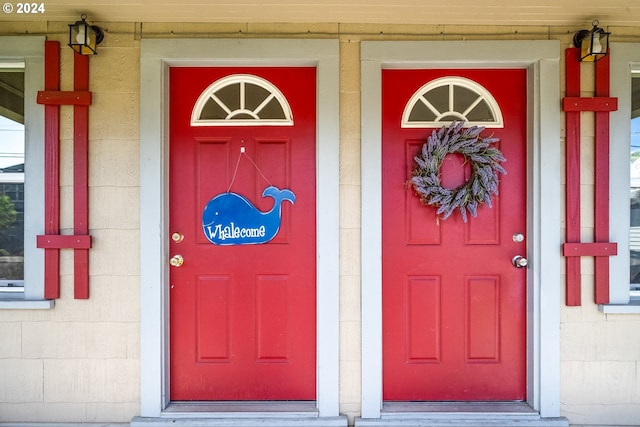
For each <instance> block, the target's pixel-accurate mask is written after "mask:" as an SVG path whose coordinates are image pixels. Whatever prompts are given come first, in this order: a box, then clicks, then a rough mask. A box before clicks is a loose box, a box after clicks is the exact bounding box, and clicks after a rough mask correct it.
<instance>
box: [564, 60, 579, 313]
mask: <svg viewBox="0 0 640 427" xmlns="http://www.w3.org/2000/svg"><path fill="white" fill-rule="evenodd" d="M579 53H580V50H579V49H575V48H573V49H567V50H566V51H565V65H566V68H565V77H566V87H567V93H566V94H567V97H571V98H573V97H579V96H580V61H579ZM565 121H566V149H565V150H566V153H565V156H566V172H565V173H566V187H567V188H566V191H565V209H566V241H567V242H568V243H578V242H580V112H579V111H566V112H565ZM566 268H567V273H566V274H567V279H566V280H567V283H566V304H567V305H571V306H575V305H580V300H581V292H580V258H579V257H567V258H566Z"/></svg>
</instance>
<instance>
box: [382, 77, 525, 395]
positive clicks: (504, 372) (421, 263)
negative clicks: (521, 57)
mask: <svg viewBox="0 0 640 427" xmlns="http://www.w3.org/2000/svg"><path fill="white" fill-rule="evenodd" d="M446 76H456V77H462V78H464V79H468V80H470V81H473V82H475V83H477V84H479V85H480V86H481V87H483V88H485V89H486V90H487V91H488V92H489V93H490V94H491V95H493V97H494V98H495V100H496V101H497V104H498V105H499V108H500V109H501V111H502V115H503V120H504V126H503V127H499V128H492V129H485V130H484V131H483V133H482V134H481V136H490V135H492V134H493V135H494V136H496V137H498V138H500V142H499V143H498V145H497V147H498V148H499V149H500V150H501V151H502V153H503V155H504V157H505V158H506V159H507V161H506V162H505V163H502V165H503V166H504V167H505V169H506V170H507V174H506V175H501V176H500V184H499V192H500V193H499V196H494V198H493V203H492V206H493V207H492V208H490V207H488V206H487V205H481V206H480V207H479V208H478V212H477V217H471V216H469V220H468V221H467V222H466V223H465V222H463V220H462V218H461V216H460V213H459V211H458V212H454V214H453V215H451V216H450V217H449V218H447V219H439V218H438V217H437V215H436V208H434V207H430V206H429V207H427V206H425V205H423V204H421V203H420V201H419V198H418V197H417V196H416V195H415V194H414V192H413V191H412V190H410V189H407V187H406V185H405V183H406V182H407V181H408V179H409V178H410V177H411V171H412V168H413V164H414V160H413V158H414V156H415V155H416V154H417V153H418V150H419V149H421V147H422V144H423V143H424V142H425V140H426V138H427V136H428V135H430V134H431V131H432V129H424V128H421V129H420V128H401V119H402V114H403V110H404V108H405V105H406V104H407V103H408V101H409V99H410V98H411V97H412V95H413V94H414V93H415V92H416V91H418V90H419V89H420V88H421V87H423V86H424V85H425V84H427V83H429V82H432V81H434V80H435V79H439V78H443V77H446ZM382 85H383V102H382V106H383V107H382V117H383V125H382V127H383V129H382V135H383V139H382V168H383V169H382V182H383V184H382V200H383V212H382V218H383V219H382V221H383V230H382V233H383V237H382V242H383V248H382V253H383V254H382V256H383V360H384V361H383V371H384V372H383V389H384V391H383V398H384V399H385V400H417V401H443V400H454V401H456V400H459V401H467V400H468V401H478V400H483V401H489V400H524V399H525V398H526V395H525V393H526V306H525V302H526V268H515V267H514V265H513V264H512V258H513V257H514V256H516V255H522V256H526V253H524V251H525V248H526V243H525V241H518V240H521V239H522V238H523V237H524V234H525V232H526V182H527V179H526V72H525V70H384V71H383V79H382ZM441 90H443V92H442V93H443V99H444V100H445V101H444V102H443V103H442V104H441V105H438V104H436V103H435V102H434V103H432V104H431V107H430V108H431V109H433V110H437V111H441V110H443V111H446V108H451V109H453V110H455V111H464V110H465V109H466V108H467V106H468V105H469V104H470V102H471V101H473V100H474V99H476V98H475V95H474V96H469V94H468V92H469V91H466V92H465V90H462V89H460V90H459V92H456V90H458V89H453V90H452V91H450V89H449V88H442V89H441ZM434 93H435V92H434ZM465 93H466V95H465ZM450 94H456V95H455V97H453V98H452V97H451V95H450ZM447 102H448V105H447ZM423 104H425V105H426V103H423ZM421 107H422V108H424V105H422V104H421ZM428 114H430V113H428ZM451 117H453V115H452V116H451ZM449 120H451V119H449ZM440 172H441V175H442V181H443V185H444V186H446V187H448V188H455V187H457V186H459V185H461V184H462V183H464V182H465V181H466V178H467V177H468V175H469V167H468V165H465V164H462V163H461V159H460V157H459V156H455V155H453V156H448V157H446V158H445V160H444V162H443V166H442V168H441V169H440ZM519 234H521V235H522V236H521V238H520V239H519V238H518V237H520V236H518V235H519Z"/></svg>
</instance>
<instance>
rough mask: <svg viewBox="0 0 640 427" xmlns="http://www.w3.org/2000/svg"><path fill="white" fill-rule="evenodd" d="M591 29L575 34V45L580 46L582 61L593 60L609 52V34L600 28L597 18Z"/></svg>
mask: <svg viewBox="0 0 640 427" xmlns="http://www.w3.org/2000/svg"><path fill="white" fill-rule="evenodd" d="M592 24H593V28H592V29H591V30H580V31H578V32H577V33H576V34H575V35H574V36H573V45H574V46H575V47H579V48H580V61H585V62H593V61H597V60H599V59H602V58H604V57H605V56H607V54H608V53H609V35H610V34H611V33H607V32H606V31H605V30H603V29H602V28H598V24H599V22H598V21H597V20H595V21H593V22H592Z"/></svg>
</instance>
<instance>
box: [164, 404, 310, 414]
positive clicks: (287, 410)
mask: <svg viewBox="0 0 640 427" xmlns="http://www.w3.org/2000/svg"><path fill="white" fill-rule="evenodd" d="M162 413H163V414H166V415H168V416H170V417H173V416H176V415H178V414H181V415H189V416H197V415H198V414H202V413H206V414H215V415H217V416H220V415H223V414H225V413H226V414H230V415H232V414H243V416H251V415H252V414H261V415H262V414H265V413H267V414H268V413H274V414H277V415H278V416H283V415H291V416H301V415H307V416H318V408H317V406H316V402H315V401H218V402H171V403H169V405H167V407H166V408H165V410H164V411H162Z"/></svg>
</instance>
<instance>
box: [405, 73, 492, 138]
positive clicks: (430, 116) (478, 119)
mask: <svg viewBox="0 0 640 427" xmlns="http://www.w3.org/2000/svg"><path fill="white" fill-rule="evenodd" d="M454 121H464V122H465V126H484V127H487V128H502V127H504V122H503V119H502V112H501V111H500V107H499V106H498V103H497V102H496V100H495V98H494V97H493V95H491V93H490V92H489V91H487V90H486V89H485V88H484V87H483V86H481V85H479V84H478V83H476V82H474V81H473V80H469V79H466V78H463V77H443V78H439V79H436V80H432V81H430V82H429V83H427V84H425V85H424V86H422V87H421V88H420V89H418V90H417V91H416V92H415V93H414V94H413V96H412V97H411V99H410V100H409V102H407V105H406V106H405V108H404V112H403V114H402V127H403V128H430V127H440V126H443V125H448V124H451V123H452V122H454Z"/></svg>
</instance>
